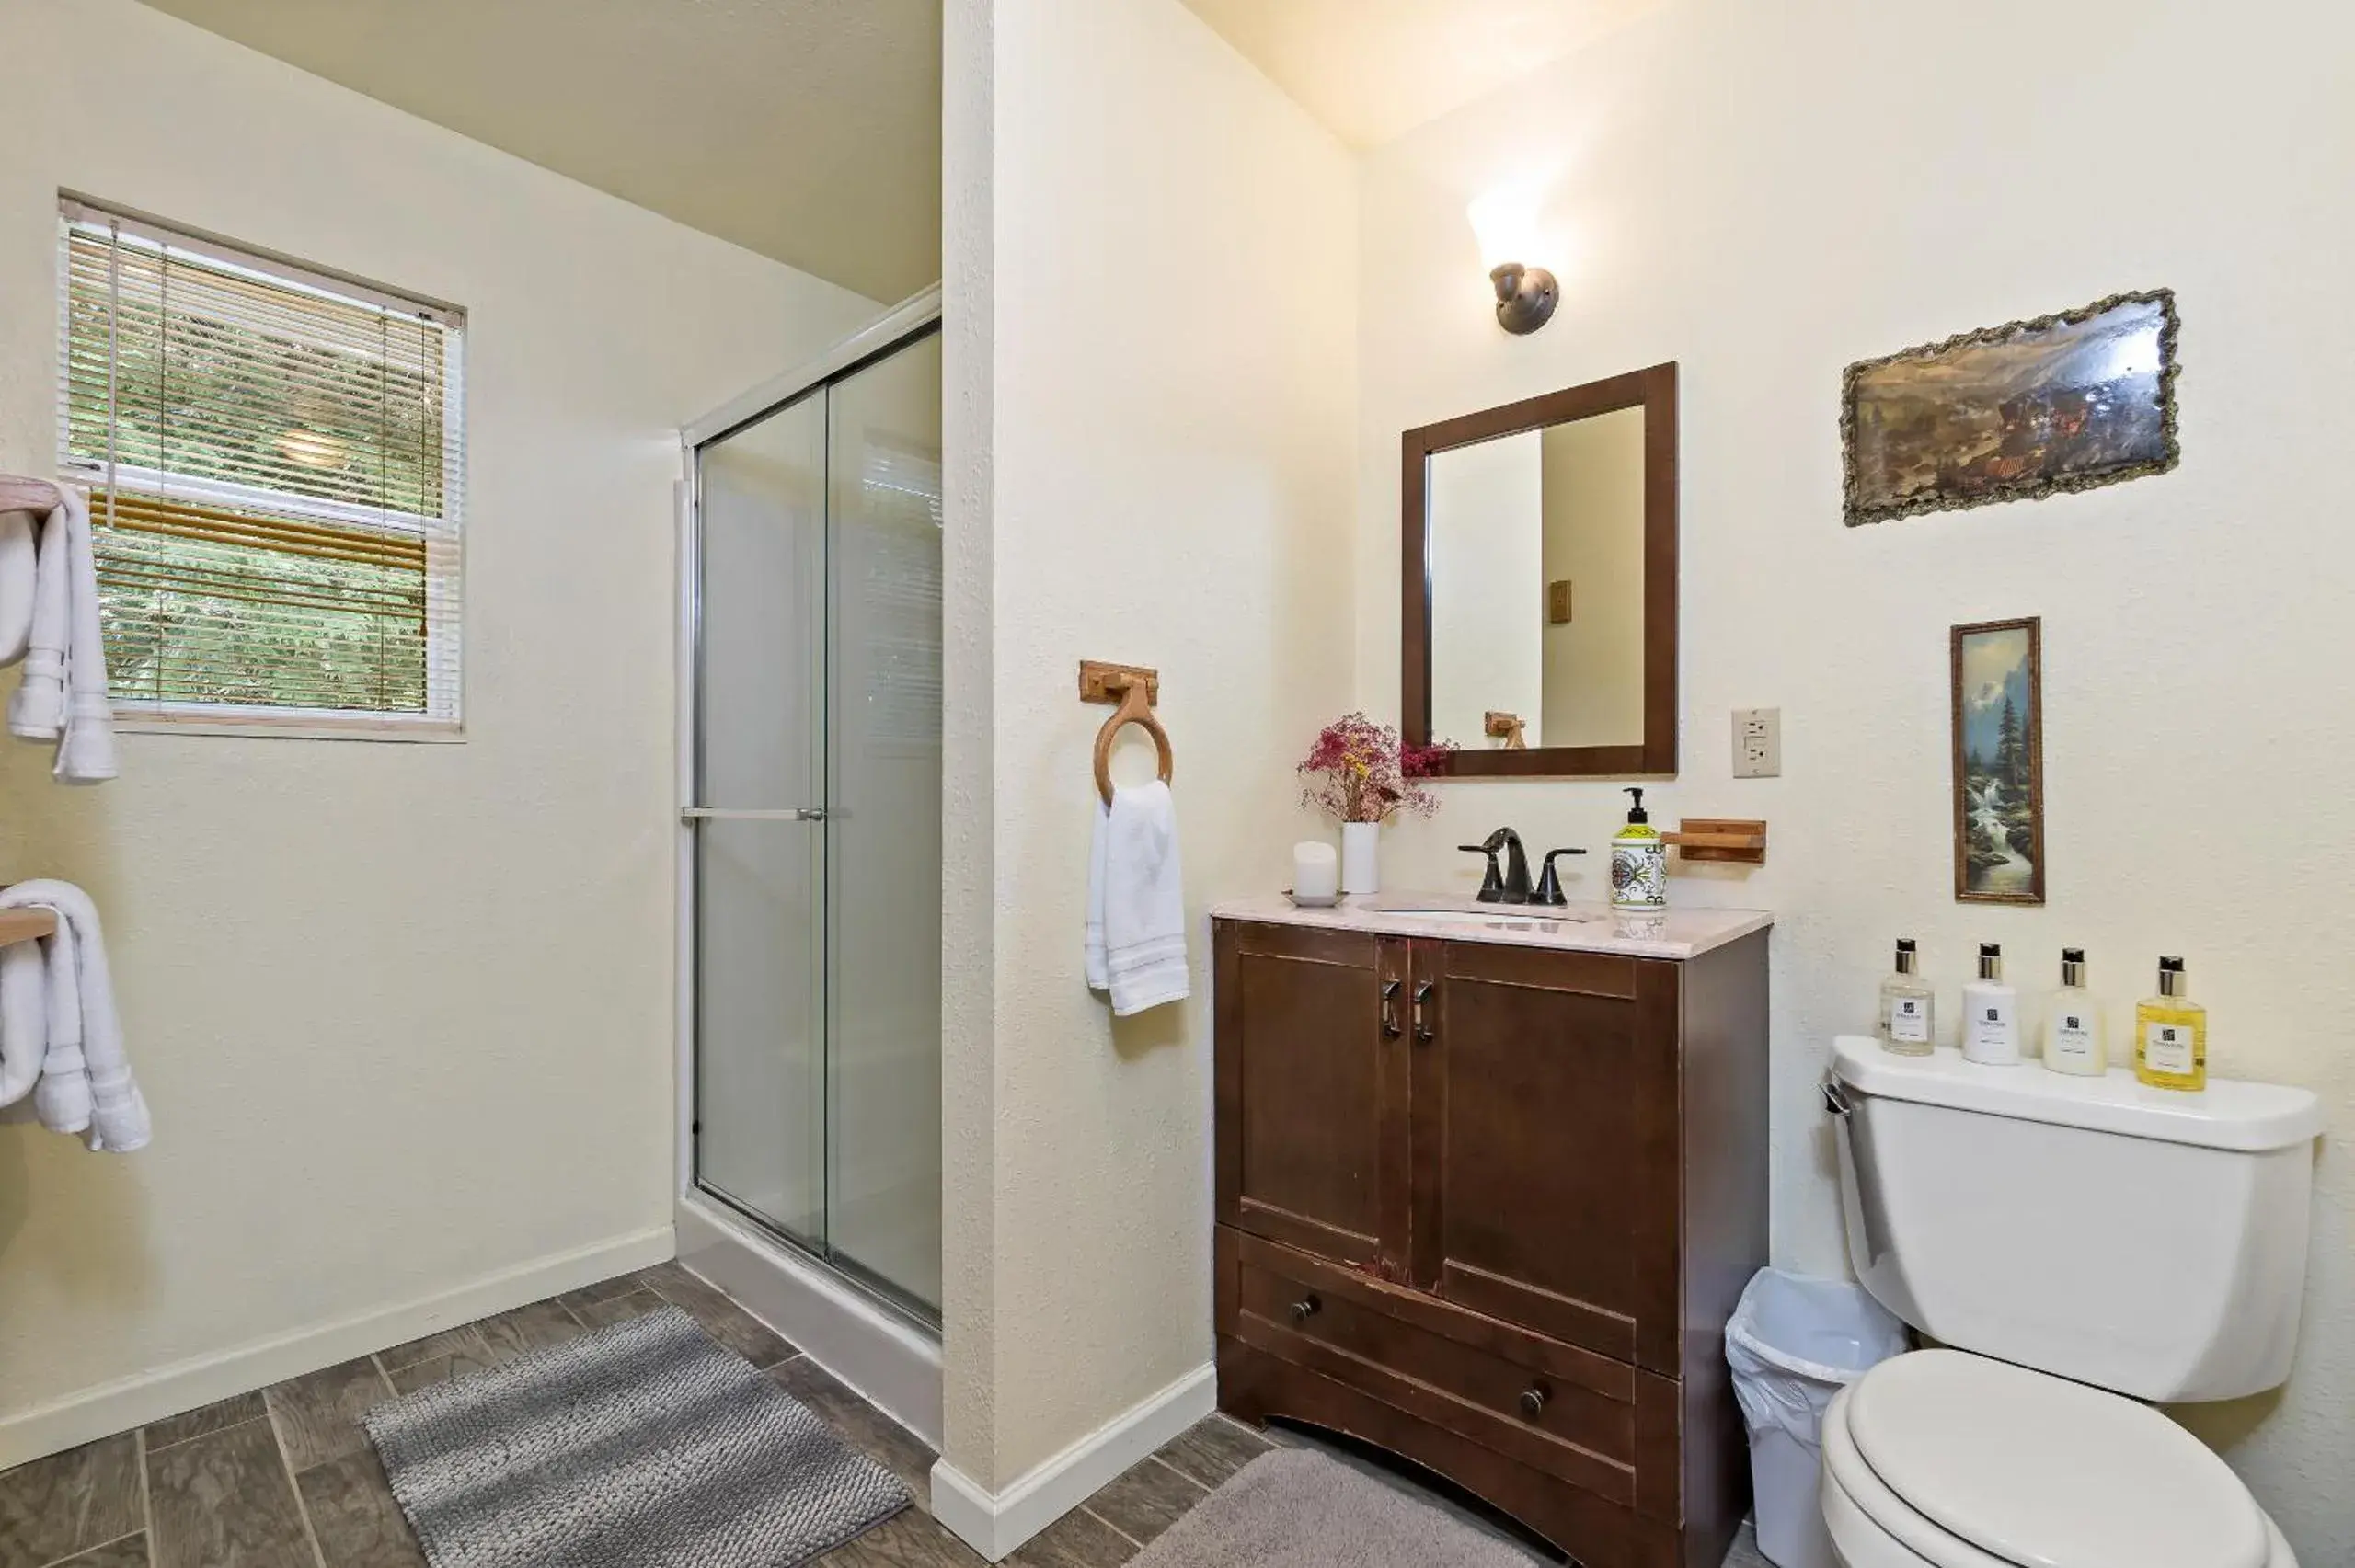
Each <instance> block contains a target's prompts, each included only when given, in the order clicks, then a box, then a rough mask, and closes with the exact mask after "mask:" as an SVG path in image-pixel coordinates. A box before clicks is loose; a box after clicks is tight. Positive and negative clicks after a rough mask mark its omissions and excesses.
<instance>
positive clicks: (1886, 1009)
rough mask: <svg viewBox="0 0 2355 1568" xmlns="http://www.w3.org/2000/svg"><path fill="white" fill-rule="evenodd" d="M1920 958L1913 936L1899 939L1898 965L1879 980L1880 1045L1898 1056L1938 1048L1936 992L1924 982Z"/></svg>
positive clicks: (1912, 1054)
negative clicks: (1884, 977) (1883, 978)
mask: <svg viewBox="0 0 2355 1568" xmlns="http://www.w3.org/2000/svg"><path fill="white" fill-rule="evenodd" d="M1920 968H1921V965H1920V958H1919V955H1918V954H1917V952H1916V950H1915V948H1914V945H1913V938H1912V937H1910V936H1901V937H1900V938H1898V941H1897V968H1896V970H1895V971H1894V972H1893V973H1891V974H1890V977H1889V978H1888V979H1885V980H1883V981H1881V983H1880V1044H1881V1048H1882V1049H1883V1050H1885V1051H1889V1052H1890V1053H1892V1054H1893V1055H1896V1056H1901V1057H1925V1056H1928V1055H1930V1054H1931V1053H1932V1052H1933V1051H1935V1050H1936V1048H1937V1042H1936V1035H1935V1024H1936V1016H1937V993H1936V992H1935V991H1933V990H1931V989H1930V988H1929V987H1928V986H1926V985H1924V984H1923V983H1922V976H1921V973H1920Z"/></svg>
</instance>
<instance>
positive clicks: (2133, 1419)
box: [1822, 1350, 2297, 1568]
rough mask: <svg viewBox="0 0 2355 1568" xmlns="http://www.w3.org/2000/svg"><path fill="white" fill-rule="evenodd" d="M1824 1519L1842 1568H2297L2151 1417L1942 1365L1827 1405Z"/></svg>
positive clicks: (1983, 1367) (1911, 1364)
mask: <svg viewBox="0 0 2355 1568" xmlns="http://www.w3.org/2000/svg"><path fill="white" fill-rule="evenodd" d="M1822 1504H1823V1517H1824V1523H1825V1525H1826V1526H1827V1527H1828V1528H1829V1530H1830V1532H1831V1536H1832V1550H1833V1551H1834V1553H1835V1554H1836V1555H1837V1556H1838V1558H1839V1560H1840V1562H1842V1563H1843V1564H1844V1568H2297V1558H2296V1557H2295V1555H2294V1554H2292V1551H2291V1550H2290V1546H2289V1543H2288V1542H2287V1541H2285V1540H2284V1539H2282V1537H2281V1532H2280V1530H2279V1529H2277V1528H2274V1525H2273V1521H2272V1520H2270V1519H2269V1518H2268V1517H2266V1516H2265V1513H2264V1511H2263V1510H2262V1509H2260V1508H2259V1507H2258V1506H2257V1501H2256V1499H2255V1498H2253V1497H2251V1496H2250V1495H2249V1493H2248V1489H2247V1487H2246V1486H2244V1485H2243V1484H2242V1483H2241V1481H2240V1478H2239V1477H2237V1476H2235V1475H2234V1473H2233V1472H2232V1471H2231V1470H2230V1469H2228V1468H2227V1467H2226V1466H2225V1464H2224V1462H2223V1460H2222V1459H2218V1458H2217V1457H2216V1456H2215V1455H2214V1454H2213V1453H2211V1451H2209V1449H2207V1448H2204V1447H2203V1446H2201V1444H2200V1442H2199V1440H2198V1439H2197V1438H2195V1437H2193V1436H2191V1435H2190V1434H2189V1433H2188V1432H2186V1431H2185V1430H2184V1429H2183V1428H2182V1427H2180V1426H2177V1425H2176V1424H2175V1423H2174V1422H2172V1421H2170V1420H2168V1419H2167V1418H2166V1417H2165V1416H2164V1415H2162V1414H2160V1413H2158V1412H2157V1411H2155V1410H2153V1409H2151V1408H2150V1407H2149V1406H2147V1405H2142V1404H2138V1403H2136V1402H2133V1401H2132V1400H2129V1399H2125V1398H2122V1397H2120V1396H2119V1395H2117V1394H2113V1393H2108V1392H2106V1391H2102V1390H2099V1389H2094V1388H2089V1387H2087V1386H2085V1385H2084V1384H2081V1383H2072V1382H2069V1381H2066V1380H2065V1379H2060V1378H2055V1377H2052V1376H2050V1375H2048V1374H2046V1373H2042V1372H2036V1371H2031V1370H2029V1369H2028V1368H2023V1367H2015V1366H2012V1365H2010V1364H2009V1363H2006V1362H2002V1361H1996V1360H1992V1359H1990V1358H1988V1357H1986V1356H1974V1355H1970V1354H1967V1353H1965V1352H1961V1351H1955V1350H1917V1351H1914V1352H1913V1353H1912V1354H1910V1355H1906V1356H1898V1357H1897V1358H1895V1359H1894V1360H1890V1361H1884V1362H1882V1363H1881V1364H1880V1365H1879V1366H1878V1367H1876V1368H1873V1370H1872V1371H1870V1372H1868V1373H1867V1374H1866V1375H1865V1376H1864V1377H1863V1378H1862V1379H1858V1380H1857V1381H1856V1382H1855V1384H1853V1385H1851V1386H1850V1387H1848V1388H1846V1389H1844V1390H1843V1391H1841V1393H1840V1394H1839V1396H1838V1397H1837V1398H1836V1399H1834V1400H1833V1401H1832V1407H1831V1409H1830V1410H1829V1411H1827V1412H1826V1413H1825V1415H1824V1424H1823V1479H1822Z"/></svg>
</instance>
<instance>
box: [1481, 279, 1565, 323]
mask: <svg viewBox="0 0 2355 1568" xmlns="http://www.w3.org/2000/svg"><path fill="white" fill-rule="evenodd" d="M1488 281H1490V282H1491V283H1494V284H1495V285H1496V286H1497V325H1498V326H1501V327H1503V328H1504V329H1505V330H1506V331H1507V332H1510V333H1511V334H1512V335H1513V336H1514V337H1516V338H1522V337H1526V336H1528V335H1529V334H1530V333H1532V332H1534V331H1536V330H1537V329H1538V328H1539V327H1541V326H1545V324H1546V323H1547V322H1549V321H1551V320H1553V319H1554V306H1555V305H1556V304H1557V303H1559V302H1560V300H1561V297H1562V291H1561V287H1560V285H1559V284H1557V283H1556V282H1555V281H1554V274H1552V273H1551V272H1548V271H1546V270H1545V269H1544V268H1543V267H1523V266H1522V265H1521V264H1520V263H1519V262H1517V261H1508V262H1506V263H1505V264H1504V265H1503V266H1501V267H1499V268H1498V269H1496V270H1495V271H1493V272H1491V273H1489V274H1488Z"/></svg>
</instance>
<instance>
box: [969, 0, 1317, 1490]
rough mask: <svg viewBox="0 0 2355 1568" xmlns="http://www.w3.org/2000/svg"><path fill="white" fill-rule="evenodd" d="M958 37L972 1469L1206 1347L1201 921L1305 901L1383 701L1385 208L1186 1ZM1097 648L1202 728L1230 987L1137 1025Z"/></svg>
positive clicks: (1088, 11)
mask: <svg viewBox="0 0 2355 1568" xmlns="http://www.w3.org/2000/svg"><path fill="white" fill-rule="evenodd" d="M993 12H994V17H992V16H991V15H990V13H993ZM948 26H949V39H950V50H951V58H950V62H949V66H948V80H949V83H950V102H949V109H948V120H949V125H950V132H949V136H950V141H949V144H948V154H947V164H948V174H947V178H948V186H949V191H950V194H949V197H948V274H947V286H948V313H949V320H950V332H951V338H950V342H949V345H948V382H949V395H950V409H949V421H948V450H949V455H948V473H949V477H950V497H949V507H950V509H949V513H948V528H949V532H950V534H951V545H950V551H951V553H950V556H949V562H948V600H949V607H948V639H949V647H950V650H951V658H952V662H951V670H952V674H951V676H950V680H951V681H952V684H951V686H950V688H949V702H950V708H951V713H952V718H951V726H952V727H951V730H950V733H949V738H948V739H949V747H950V755H949V763H948V766H949V773H950V785H949V812H950V823H949V833H948V856H949V865H948V898H949V904H950V910H949V920H948V937H947V942H948V954H947V969H948V990H947V996H946V1006H947V1010H948V1015H949V1018H950V1024H949V1027H948V1036H947V1049H948V1052H949V1059H948V1062H947V1063H946V1065H945V1070H944V1077H945V1079H946V1082H947V1083H948V1091H947V1094H948V1104H947V1106H946V1127H945V1129H944V1142H945V1145H946V1148H945V1158H944V1163H945V1167H946V1169H947V1172H948V1185H949V1195H948V1214H949V1218H948V1226H947V1232H948V1233H947V1238H946V1242H945V1246H944V1253H945V1260H944V1261H945V1264H946V1270H947V1274H948V1282H947V1292H948V1303H947V1313H948V1345H947V1350H946V1354H947V1362H948V1365H947V1370H946V1379H947V1388H946V1391H945V1393H946V1402H947V1414H948V1451H947V1457H948V1459H949V1461H950V1462H951V1463H952V1464H954V1465H955V1466H956V1467H957V1468H958V1470H959V1471H961V1472H962V1473H963V1474H964V1475H966V1476H967V1477H969V1478H971V1480H973V1481H975V1482H979V1483H981V1484H982V1485H984V1486H988V1487H991V1488H993V1489H995V1488H1000V1487H1003V1486H1004V1485H1005V1483H1006V1482H1009V1481H1011V1480H1013V1479H1014V1478H1016V1477H1017V1476H1019V1475H1021V1474H1022V1473H1023V1472H1024V1471H1027V1470H1028V1469H1029V1468H1030V1467H1032V1466H1033V1465H1035V1464H1037V1463H1038V1462H1039V1461H1040V1460H1041V1459H1045V1458H1047V1457H1049V1456H1050V1455H1051V1454H1053V1453H1055V1452H1056V1451H1057V1450H1058V1449H1060V1448H1063V1447H1064V1446H1065V1445H1066V1444H1068V1443H1071V1442H1073V1441H1074V1440H1075V1439H1077V1438H1079V1437H1082V1436H1086V1434H1087V1433H1088V1432H1090V1431H1092V1430H1093V1429H1094V1428H1096V1427H1097V1426H1098V1425H1101V1424H1103V1423H1104V1422H1106V1421H1108V1420H1109V1419H1111V1418H1112V1417H1114V1416H1116V1415H1118V1414H1120V1413H1121V1412H1123V1411H1125V1410H1126V1409H1128V1408H1129V1407H1130V1406H1132V1405H1133V1404H1135V1403H1136V1402H1138V1401H1140V1400H1142V1399H1143V1398H1145V1397H1147V1396H1148V1395H1151V1394H1153V1393H1155V1392H1156V1391H1159V1390H1161V1389H1162V1388H1164V1387H1166V1385H1168V1384H1169V1383H1170V1382H1172V1381H1173V1380H1175V1379H1177V1378H1179V1377H1182V1376H1184V1375H1185V1374H1186V1373H1188V1372H1189V1371H1191V1370H1192V1369H1194V1368H1197V1367H1199V1366H1200V1365H1201V1364H1202V1363H1203V1362H1204V1361H1206V1360H1208V1359H1209V1356H1210V1352H1211V1327H1210V1323H1211V1317H1210V1168H1209V1166H1210V1119H1209V1061H1210V1041H1209V1028H1210V1007H1209V997H1208V991H1209V972H1208V968H1209V966H1208V958H1209V951H1208V945H1207V928H1206V926H1205V925H1204V924H1203V922H1202V921H1201V915H1202V911H1203V909H1204V907H1205V906H1206V905H1207V904H1209V903H1210V902H1212V900H1214V899H1216V898H1222V897H1225V896H1229V895H1232V894H1235V893H1237V892H1243V891H1250V890H1257V889H1260V888H1265V887H1269V886H1275V885H1280V884H1279V883H1278V882H1277V879H1278V878H1280V877H1281V876H1283V874H1284V872H1285V870H1286V869H1287V868H1288V867H1289V864H1290V862H1289V860H1288V859H1287V858H1286V853H1285V852H1286V847H1287V846H1288V845H1289V844H1290V843H1291V841H1292V840H1293V839H1295V838H1296V837H1298V836H1299V833H1300V829H1301V827H1302V821H1301V818H1299V816H1298V814H1297V812H1296V810H1295V807H1294V797H1295V794H1296V789H1295V784H1294V781H1293V779H1292V761H1294V759H1295V758H1296V757H1297V756H1298V755H1299V754H1300V753H1301V752H1302V751H1304V750H1305V749H1306V746H1307V742H1308V738H1309V737H1310V736H1311V735H1312V734H1313V733H1314V731H1315V727H1316V726H1317V725H1318V724H1319V723H1321V722H1322V721H1323V720H1324V719H1326V718H1328V717H1330V716H1332V715H1334V714H1335V713H1336V712H1338V709H1339V707H1340V706H1341V704H1343V703H1344V702H1345V701H1346V699H1347V694H1348V691H1349V681H1350V677H1349V664H1350V630H1349V627H1350V613H1351V611H1350V589H1349V579H1350V573H1349V567H1348V559H1349V553H1350V544H1351V535H1352V529H1351V517H1350V484H1351V480H1350V463H1351V454H1352V451H1353V440H1354V437H1353V428H1352V425H1351V419H1350V407H1351V402H1352V399H1353V397H1354V394H1355V376H1354V372H1353V368H1352V364H1351V358H1352V346H1353V324H1354V318H1353V315H1352V311H1353V308H1354V307H1353V301H1354V299H1355V287H1354V281H1353V279H1352V276H1351V274H1352V271H1353V268H1352V264H1351V252H1352V239H1353V235H1354V233H1355V228H1354V223H1355V218H1354V207H1353V202H1352V186H1351V177H1350V164H1349V161H1348V159H1347V156H1346V155H1344V154H1343V152H1342V151H1341V149H1340V147H1339V145H1338V143H1336V142H1334V141H1333V140H1332V138H1330V137H1329V136H1327V134H1326V133H1325V132H1321V131H1319V130H1317V129H1316V128H1315V126H1314V125H1312V124H1311V123H1310V122H1309V121H1308V120H1307V118H1306V117H1305V115H1304V114H1303V113H1302V112H1301V111H1300V110H1299V109H1297V108H1296V107H1294V106H1293V105H1292V104H1291V103H1290V102H1288V101H1287V100H1285V99H1284V98H1283V97H1281V95H1279V94H1278V93H1277V92H1276V91H1275V89H1274V88H1273V87H1271V86H1269V85H1268V83H1267V82H1266V81H1265V80H1264V79H1263V78H1261V77H1259V76H1258V74H1256V73H1254V72H1253V71H1252V70H1251V69H1250V67H1249V66H1247V65H1246V64H1245V63H1243V62H1242V61H1241V60H1240V59H1239V58H1238V57H1236V56H1235V54H1234V53H1233V52H1231V51H1230V50H1229V49H1228V48H1227V46H1226V45H1225V44H1223V43H1222V42H1221V41H1219V40H1218V39H1216V38H1215V37H1214V36H1213V35H1212V33H1211V32H1210V31H1209V29H1206V28H1205V27H1204V26H1203V25H1202V24H1201V23H1200V22H1199V21H1197V20H1196V19H1195V18H1194V17H1192V16H1191V15H1190V14H1189V13H1188V12H1186V11H1185V10H1184V9H1182V8H1181V7H1180V6H1178V5H1177V3H1176V0H999V3H998V4H996V5H995V6H991V7H987V8H986V9H984V8H983V7H980V6H962V5H952V6H950V9H949V15H948ZM993 29H994V36H993ZM982 59H986V60H988V61H989V62H990V66H989V74H988V79H987V80H986V81H984V80H982V79H980V78H979V76H978V75H977V74H974V73H975V67H974V65H973V62H975V61H977V60H982ZM993 92H994V104H991V103H987V102H985V100H986V99H987V98H988V97H989V95H990V94H991V93H993ZM984 236H985V237H984ZM985 433H986V435H987V438H988V440H989V441H990V451H989V452H988V454H987V456H986V457H983V456H982V454H981V452H979V451H978V450H977V447H976V442H978V441H982V439H983V437H984V434H985ZM984 533H985V534H986V537H985V538H984V537H983V534H984ZM1082 658H1106V659H1115V660H1120V661H1123V662H1130V663H1137V664H1148V665H1153V666H1155V667H1157V668H1158V669H1159V670H1160V671H1161V678H1162V692H1161V706H1160V712H1161V716H1162V719H1163V721H1164V722H1165V723H1166V725H1167V726H1168V729H1169V733H1170V736H1171V737H1172V738H1173V739H1174V741H1175V742H1176V747H1177V785H1176V787H1177V811H1178V817H1179V822H1180V827H1181V830H1182V837H1183V844H1184V854H1185V866H1186V888H1187V903H1188V906H1189V914H1190V916H1191V917H1192V924H1191V933H1192V936H1193V940H1194V943H1195V947H1194V960H1195V978H1194V985H1195V997H1194V1000H1193V1001H1189V1002H1188V1003H1186V1004H1185V1005H1184V1006H1182V1007H1175V1008H1162V1009H1158V1010H1155V1012H1152V1013H1146V1014H1143V1015H1142V1016H1140V1017H1138V1018H1136V1019H1133V1020H1128V1021H1124V1022H1121V1023H1118V1024H1115V1023H1113V1022H1112V1021H1111V1019H1110V1017H1109V1013H1107V1011H1106V1008H1105V1006H1104V1004H1103V1003H1102V1001H1099V1000H1097V999H1095V998H1092V997H1091V996H1090V995H1089V994H1088V993H1087V991H1086V988H1085V986H1084V984H1083V982H1082V978H1081V973H1080V930H1081V921H1082V907H1083V903H1084V894H1085V891H1086V854H1087V834H1088V819H1089V811H1090V807H1089V804H1088V801H1089V792H1090V789H1091V787H1092V786H1091V784H1090V783H1089V774H1088V756H1089V748H1090V746H1091V744H1092V742H1093V740H1094V738H1095V735H1096V730H1097V727H1098V726H1099V725H1100V724H1101V723H1102V722H1103V720H1104V718H1105V717H1106V716H1107V710H1105V709H1103V708H1100V707H1088V706H1085V705H1083V704H1081V703H1079V702H1078V700H1077V697H1076V692H1075V691H1074V681H1075V676H1076V666H1077V663H1078V661H1079V660H1080V659H1082ZM982 681H986V682H987V684H986V688H985V690H982V691H977V690H976V687H977V683H980V682H982ZM984 720H985V722H986V724H987V728H986V730H982V728H981V727H980V724H981V723H982V722H983V721H984ZM1137 744H1138V743H1137V742H1135V741H1133V740H1132V742H1131V746H1135V745H1137ZM1149 761H1150V752H1149V750H1147V755H1146V757H1145V758H1143V759H1140V758H1139V757H1137V756H1135V755H1133V754H1132V753H1131V752H1130V751H1129V750H1127V749H1125V748H1124V750H1123V754H1122V756H1121V758H1120V761H1119V762H1118V768H1119V771H1120V773H1121V774H1122V775H1123V776H1135V775H1137V774H1138V773H1141V772H1142V771H1143V768H1144V767H1145V766H1146V764H1147V763H1148V762H1149ZM976 774H979V775H980V776H979V777H976V776H975V775H976ZM985 839H986V840H989V841H985ZM984 918H986V920H987V922H988V923H987V926H986V929H983V928H982V926H981V925H980V923H979V922H980V921H982V920H983V919H984Z"/></svg>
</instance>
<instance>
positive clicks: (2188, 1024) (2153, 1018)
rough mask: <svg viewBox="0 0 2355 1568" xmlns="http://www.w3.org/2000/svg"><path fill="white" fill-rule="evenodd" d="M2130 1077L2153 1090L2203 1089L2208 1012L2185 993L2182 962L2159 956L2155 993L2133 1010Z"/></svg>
mask: <svg viewBox="0 0 2355 1568" xmlns="http://www.w3.org/2000/svg"><path fill="white" fill-rule="evenodd" d="M2134 1076H2135V1077H2136V1078H2138V1079H2140V1080H2142V1082H2145V1083H2147V1084H2149V1085H2150V1086H2151V1087H2152V1088H2154V1089H2188V1090H2191V1091H2193V1092H2195V1093H2197V1092H2198V1091H2200V1090H2202V1089H2205V1088H2207V1087H2208V1010H2207V1009H2206V1008H2204V1007H2202V1006H2200V1004H2199V1003H2198V1002H2196V1001H2192V1000H2191V999H2190V997H2189V996H2188V994H2187V992H2186V989H2185V986H2184V980H2183V960H2182V959H2180V958H2162V959H2160V960H2159V994H2158V995H2156V996H2153V997H2145V998H2144V999H2143V1000H2142V1001H2141V1002H2139V1003H2137V1004H2136V1006H2135V1008H2134Z"/></svg>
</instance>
